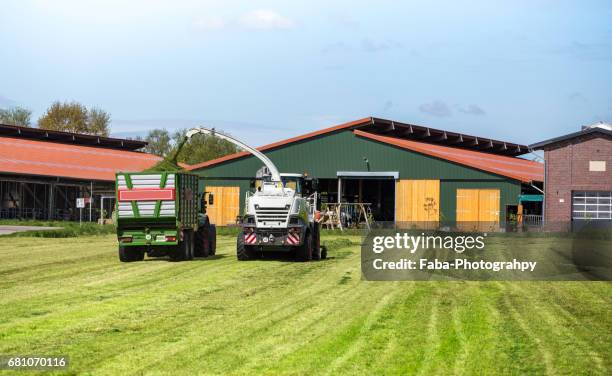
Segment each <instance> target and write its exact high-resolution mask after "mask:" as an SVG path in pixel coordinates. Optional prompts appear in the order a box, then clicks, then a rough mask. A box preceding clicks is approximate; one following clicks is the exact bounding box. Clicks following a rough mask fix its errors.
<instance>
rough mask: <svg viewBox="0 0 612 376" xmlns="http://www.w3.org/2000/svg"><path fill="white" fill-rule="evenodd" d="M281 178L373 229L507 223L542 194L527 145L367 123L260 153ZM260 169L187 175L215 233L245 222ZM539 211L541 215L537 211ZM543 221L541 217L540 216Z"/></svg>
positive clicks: (241, 161) (210, 167) (240, 159)
mask: <svg viewBox="0 0 612 376" xmlns="http://www.w3.org/2000/svg"><path fill="white" fill-rule="evenodd" d="M259 150H261V151H262V152H264V153H265V154H266V155H267V156H268V157H269V158H270V159H271V160H272V161H273V162H274V163H275V164H276V165H277V167H278V168H279V170H280V171H281V172H286V173H303V174H307V175H308V176H310V177H313V178H317V179H318V183H319V184H318V191H319V193H320V194H321V204H322V205H325V204H334V203H338V202H343V203H365V204H367V206H368V207H369V208H370V211H371V216H372V217H373V219H374V220H375V221H394V222H396V223H397V222H423V221H426V222H428V221H443V222H448V223H450V222H455V221H461V222H472V221H474V222H475V221H481V222H496V223H504V222H505V221H506V219H507V218H509V217H510V216H511V215H514V214H516V213H517V212H518V211H519V210H520V209H519V208H520V206H519V204H520V203H521V201H522V198H521V197H528V196H533V195H534V194H538V193H539V189H540V188H541V186H542V182H543V175H544V173H543V172H544V169H543V165H542V164H541V163H538V162H534V161H529V160H526V159H522V158H518V157H517V156H519V155H522V154H526V153H528V152H529V149H528V148H527V146H525V145H519V144H515V143H510V142H504V141H498V140H492V139H489V138H482V137H477V136H470V135H465V134H460V133H456V132H450V131H444V130H438V129H433V128H429V127H423V126H418V125H414V124H405V123H400V122H394V121H390V120H385V119H378V118H365V119H361V120H357V121H353V122H349V123H345V124H341V125H338V126H334V127H331V128H327V129H323V130H320V131H316V132H312V133H308V134H305V135H302V136H299V137H295V138H291V139H287V140H284V141H279V142H276V143H273V144H270V145H266V146H263V147H261V148H259ZM260 167H261V163H260V162H259V160H257V159H256V158H255V157H253V156H251V155H250V154H247V153H244V152H242V153H237V154H232V155H229V156H225V157H222V158H218V159H215V160H212V161H208V162H205V163H201V164H198V165H194V166H191V167H190V170H192V172H194V173H197V174H199V175H200V176H201V184H202V185H203V186H204V187H203V189H205V190H207V191H211V192H213V193H214V194H215V196H216V199H215V204H214V205H212V206H210V207H209V215H210V216H211V217H212V220H213V221H214V222H215V223H217V224H218V225H228V224H232V223H235V221H236V218H237V217H238V216H239V215H241V214H243V210H244V201H245V194H246V192H247V191H249V190H251V189H252V187H253V179H254V176H255V174H256V171H257V170H258V169H259V168H260ZM534 210H537V209H534ZM538 214H540V213H538Z"/></svg>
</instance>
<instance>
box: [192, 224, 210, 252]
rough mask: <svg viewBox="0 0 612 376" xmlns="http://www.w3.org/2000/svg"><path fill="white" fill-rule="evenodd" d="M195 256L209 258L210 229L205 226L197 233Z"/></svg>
mask: <svg viewBox="0 0 612 376" xmlns="http://www.w3.org/2000/svg"><path fill="white" fill-rule="evenodd" d="M194 237H195V245H194V256H195V257H208V255H209V254H210V240H209V239H210V227H209V226H203V227H200V228H199V229H198V231H196V233H195V236H194Z"/></svg>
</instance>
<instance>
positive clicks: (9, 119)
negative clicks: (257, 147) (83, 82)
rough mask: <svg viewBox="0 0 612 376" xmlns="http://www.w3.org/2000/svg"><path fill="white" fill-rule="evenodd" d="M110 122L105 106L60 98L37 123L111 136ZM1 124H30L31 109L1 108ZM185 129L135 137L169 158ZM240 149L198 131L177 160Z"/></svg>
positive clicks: (188, 160) (216, 155) (149, 149)
mask: <svg viewBox="0 0 612 376" xmlns="http://www.w3.org/2000/svg"><path fill="white" fill-rule="evenodd" d="M110 122H111V116H110V114H109V113H108V112H106V111H104V110H102V109H99V108H96V107H92V108H87V107H86V106H84V105H83V104H81V103H78V102H59V101H57V102H54V103H52V104H51V106H50V107H49V108H48V109H47V111H46V112H45V113H44V114H43V115H42V116H41V117H40V118H39V119H38V121H37V126H38V128H41V129H48V130H55V131H64V132H72V133H83V134H91V135H97V136H108V135H109V134H110ZM0 123H1V124H8V125H20V126H25V127H31V126H32V111H30V110H28V109H26V108H23V107H12V108H8V109H0ZM185 132H186V130H184V129H183V130H179V131H176V132H174V133H170V132H169V131H168V130H166V129H152V130H150V131H149V132H148V134H147V135H146V136H144V137H136V138H135V139H136V140H140V141H145V142H147V146H145V147H144V149H143V151H144V152H147V153H151V154H155V155H159V156H161V157H166V156H168V155H169V154H170V153H172V152H174V150H175V148H176V147H177V145H178V144H179V143H180V141H181V140H182V139H183V137H184V135H185ZM237 151H238V150H237V148H236V146H235V145H233V144H232V143H229V142H227V141H224V140H221V139H219V138H216V137H213V136H209V135H202V134H198V135H195V136H194V137H192V139H191V140H189V141H188V142H187V143H186V144H185V145H184V146H183V147H182V148H181V150H180V151H179V154H178V157H177V161H178V162H182V163H186V164H196V163H201V162H205V161H209V160H211V159H215V158H219V157H222V156H224V155H227V154H232V153H235V152H237Z"/></svg>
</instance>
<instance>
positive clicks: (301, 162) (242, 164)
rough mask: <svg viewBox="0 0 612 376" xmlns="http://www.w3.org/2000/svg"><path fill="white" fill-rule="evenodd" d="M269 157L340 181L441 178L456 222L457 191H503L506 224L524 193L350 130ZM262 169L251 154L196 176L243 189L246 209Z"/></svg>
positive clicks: (510, 183) (448, 215) (289, 168)
mask: <svg viewBox="0 0 612 376" xmlns="http://www.w3.org/2000/svg"><path fill="white" fill-rule="evenodd" d="M265 154H266V155H267V156H268V157H269V158H270V159H271V160H272V161H273V162H274V164H276V166H277V167H278V169H279V171H281V172H293V173H308V175H309V176H312V177H316V178H320V179H335V178H336V177H337V176H336V172H337V171H398V172H399V177H400V179H436V180H441V184H440V196H441V197H440V200H441V208H440V209H441V212H442V214H443V216H444V218H445V219H447V220H450V221H452V220H454V218H455V206H456V189H457V188H499V189H500V191H501V199H500V201H501V208H500V219H502V220H503V219H504V218H505V207H506V205H510V204H512V205H515V204H517V203H518V195H519V194H520V189H521V187H520V182H518V181H515V180H511V179H507V178H504V177H501V176H498V175H494V174H491V173H487V172H484V171H480V170H476V169H473V168H470V167H466V166H463V165H460V164H456V163H453V162H449V161H446V160H442V159H438V158H434V157H430V156H427V155H423V154H419V153H415V152H411V151H407V150H405V149H400V148H396V147H393V146H389V145H387V144H384V143H380V142H377V141H374V140H370V139H365V138H362V137H357V136H355V135H354V134H353V133H352V132H351V131H346V130H345V131H340V132H337V133H333V134H327V135H323V136H320V137H317V138H314V139H310V140H306V141H302V142H298V143H293V144H289V145H287V146H284V147H282V148H279V149H275V150H272V151H268V152H266V153H265ZM364 157H365V158H367V159H368V161H369V166H368V165H366V163H365V162H364ZM261 166H262V163H261V162H260V161H259V160H258V159H257V158H255V157H253V156H247V157H244V158H240V159H237V160H232V161H228V162H225V163H222V164H219V165H215V166H212V167H209V168H203V169H200V170H195V171H193V172H194V173H196V174H198V175H200V176H201V177H202V178H203V180H204V183H203V186H205V185H211V186H212V185H215V186H219V185H222V186H223V185H226V186H240V191H241V197H240V206H241V210H242V209H243V207H244V202H243V201H244V193H245V192H246V190H248V189H249V181H250V180H251V179H253V177H254V176H255V172H256V171H257V170H258V169H259V168H260V167H261ZM368 168H369V169H368Z"/></svg>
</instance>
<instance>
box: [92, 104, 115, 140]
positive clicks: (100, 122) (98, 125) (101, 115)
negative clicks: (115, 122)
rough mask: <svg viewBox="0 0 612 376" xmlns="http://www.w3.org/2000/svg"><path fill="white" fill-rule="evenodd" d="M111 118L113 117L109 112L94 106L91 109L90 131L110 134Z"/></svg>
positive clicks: (98, 133) (105, 134)
mask: <svg viewBox="0 0 612 376" xmlns="http://www.w3.org/2000/svg"><path fill="white" fill-rule="evenodd" d="M110 120H111V117H110V115H109V113H108V112H106V111H104V110H101V109H99V108H92V109H90V110H89V123H88V128H89V129H88V131H89V132H90V133H93V134H97V135H101V136H102V135H104V136H108V134H109V133H110V129H109V124H110Z"/></svg>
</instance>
